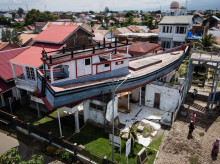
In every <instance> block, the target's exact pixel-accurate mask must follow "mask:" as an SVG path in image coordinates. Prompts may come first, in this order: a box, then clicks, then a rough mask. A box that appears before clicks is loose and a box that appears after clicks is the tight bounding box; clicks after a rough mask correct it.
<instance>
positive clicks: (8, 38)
mask: <svg viewBox="0 0 220 164" xmlns="http://www.w3.org/2000/svg"><path fill="white" fill-rule="evenodd" d="M1 40H2V41H3V42H9V43H12V44H16V45H21V40H20V37H19V35H18V33H17V32H16V31H15V30H12V31H11V30H9V29H6V30H3V29H2V37H1Z"/></svg>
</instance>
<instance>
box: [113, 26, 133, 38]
mask: <svg viewBox="0 0 220 164" xmlns="http://www.w3.org/2000/svg"><path fill="white" fill-rule="evenodd" d="M126 33H132V31H131V30H130V29H128V28H127V27H121V28H116V29H114V30H113V34H114V36H115V37H118V36H119V34H126Z"/></svg>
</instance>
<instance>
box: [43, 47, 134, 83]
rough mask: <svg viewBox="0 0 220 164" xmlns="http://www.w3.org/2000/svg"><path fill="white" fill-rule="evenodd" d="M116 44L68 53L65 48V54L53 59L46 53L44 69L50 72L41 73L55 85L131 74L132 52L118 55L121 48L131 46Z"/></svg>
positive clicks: (57, 55)
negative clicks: (130, 60) (129, 67)
mask: <svg viewBox="0 0 220 164" xmlns="http://www.w3.org/2000/svg"><path fill="white" fill-rule="evenodd" d="M106 45H107V44H106ZM109 45H110V44H109ZM112 45H113V44H111V46H110V47H108V48H106V47H105V46H104V47H101V46H100V47H96V48H92V49H87V50H80V51H77V52H74V51H73V50H70V51H69V52H66V51H68V50H65V49H63V50H62V51H63V52H62V51H61V53H58V54H56V55H53V56H48V54H49V53H50V52H44V53H43V57H42V61H43V62H44V65H45V67H44V68H48V69H47V70H46V69H44V70H41V72H42V73H43V74H44V77H46V79H47V80H49V81H50V83H51V84H52V85H54V86H63V85H68V84H74V83H81V82H88V81H92V80H99V79H105V78H111V77H117V76H123V75H126V74H128V73H129V69H128V65H129V58H130V57H131V56H130V55H129V54H128V53H117V47H121V46H126V47H127V49H128V46H129V44H127V43H126V44H124V43H121V44H120V45H118V46H117V43H116V44H115V43H114V45H113V46H112ZM127 52H128V51H127ZM45 74H46V76H45Z"/></svg>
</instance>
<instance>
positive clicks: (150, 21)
mask: <svg viewBox="0 0 220 164" xmlns="http://www.w3.org/2000/svg"><path fill="white" fill-rule="evenodd" d="M153 20H154V19H153V17H151V16H149V15H147V14H146V15H144V19H143V22H142V23H141V24H142V25H144V26H148V27H149V28H150V29H153V28H154V26H153Z"/></svg>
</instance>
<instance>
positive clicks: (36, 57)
mask: <svg viewBox="0 0 220 164" xmlns="http://www.w3.org/2000/svg"><path fill="white" fill-rule="evenodd" d="M42 45H43V47H44V49H45V51H46V52H48V51H55V50H59V49H60V48H62V47H63V45H60V44H59V45H56V44H40V43H36V44H34V45H33V46H31V47H30V48H29V49H27V50H26V51H24V52H23V53H21V54H20V55H19V56H17V57H15V58H14V59H12V60H10V62H12V63H15V64H21V65H27V66H32V67H40V66H41V65H42V63H43V62H42V61H41V57H42V54H41V53H42V50H43V47H42ZM53 54H55V52H54V53H48V54H47V55H48V56H50V55H53Z"/></svg>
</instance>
